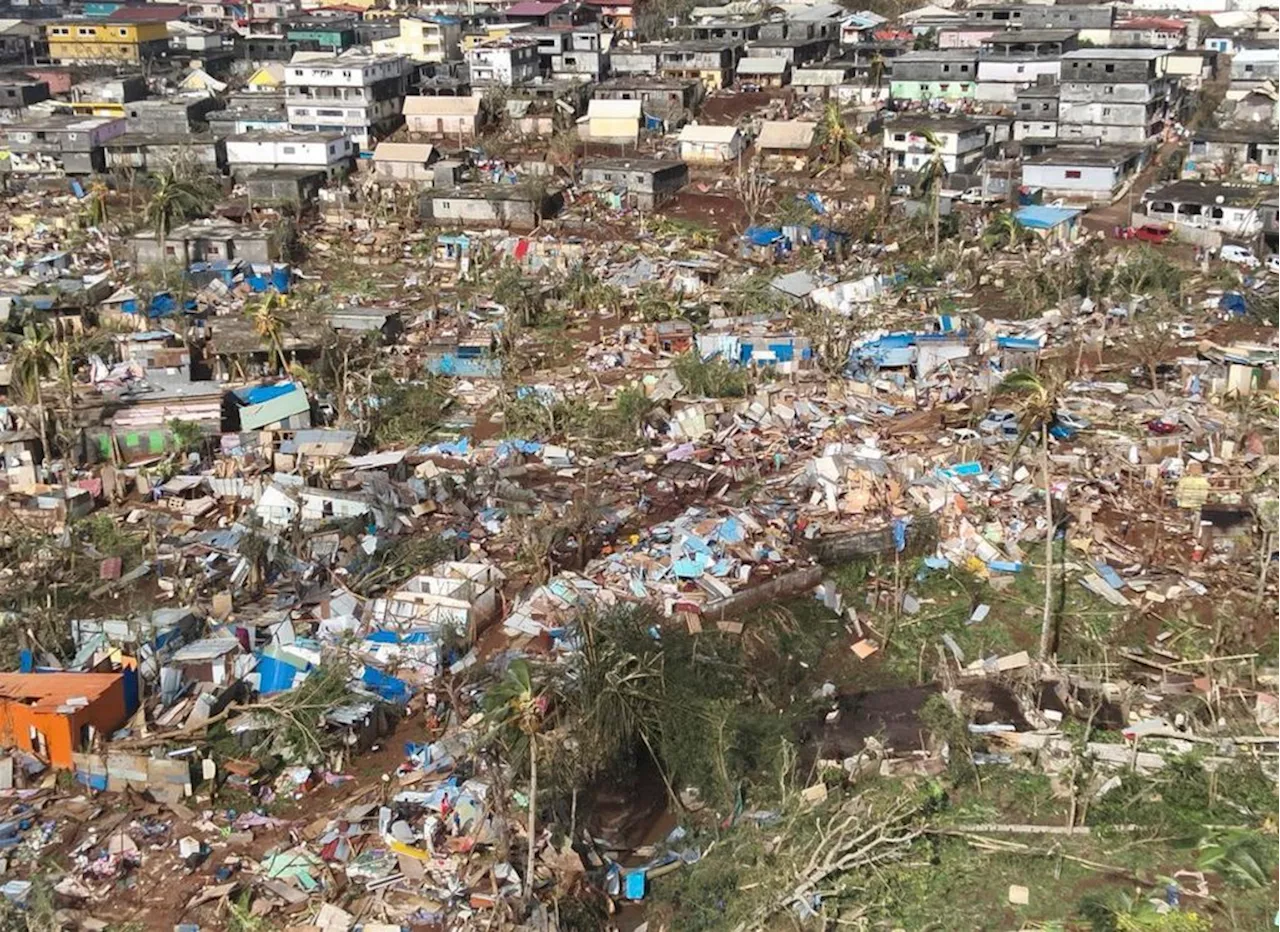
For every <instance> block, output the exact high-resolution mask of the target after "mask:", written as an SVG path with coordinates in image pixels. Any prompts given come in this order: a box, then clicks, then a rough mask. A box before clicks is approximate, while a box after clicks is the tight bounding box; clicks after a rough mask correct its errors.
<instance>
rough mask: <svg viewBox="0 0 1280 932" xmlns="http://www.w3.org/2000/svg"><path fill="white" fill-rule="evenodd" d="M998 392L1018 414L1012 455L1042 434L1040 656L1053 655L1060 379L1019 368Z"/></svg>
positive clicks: (1001, 385)
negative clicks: (1054, 453) (1055, 429)
mask: <svg viewBox="0 0 1280 932" xmlns="http://www.w3.org/2000/svg"><path fill="white" fill-rule="evenodd" d="M997 394H998V395H1004V396H1006V397H1008V398H1010V399H1011V400H1012V401H1013V403H1014V407H1015V410H1016V411H1017V413H1018V424H1019V427H1020V429H1019V432H1018V440H1017V444H1016V445H1015V446H1014V449H1013V454H1012V455H1013V456H1017V455H1018V451H1019V450H1021V449H1022V447H1023V445H1024V444H1025V443H1026V442H1027V441H1028V440H1029V439H1031V437H1032V436H1034V435H1036V434H1037V433H1038V434H1039V436H1040V466H1041V469H1042V471H1043V474H1044V517H1045V521H1046V522H1047V524H1048V528H1047V529H1046V531H1045V541H1044V554H1045V567H1044V618H1043V619H1042V621H1041V625H1040V659H1041V660H1045V659H1047V658H1048V657H1050V656H1051V655H1052V646H1053V538H1054V533H1055V531H1056V530H1057V526H1056V524H1055V522H1054V517H1053V480H1052V477H1051V474H1050V470H1049V428H1050V427H1051V426H1052V425H1053V421H1054V419H1055V418H1056V417H1057V411H1058V384H1057V379H1056V378H1054V377H1052V376H1049V375H1037V374H1036V373H1034V372H1028V371H1026V370H1021V369H1020V370H1018V371H1017V372H1014V373H1011V374H1010V375H1008V376H1006V377H1005V379H1004V381H1002V382H1001V383H1000V386H999V388H998V389H997Z"/></svg>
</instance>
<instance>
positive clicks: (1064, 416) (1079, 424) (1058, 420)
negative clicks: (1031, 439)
mask: <svg viewBox="0 0 1280 932" xmlns="http://www.w3.org/2000/svg"><path fill="white" fill-rule="evenodd" d="M1092 426H1093V425H1092V424H1091V423H1090V422H1089V421H1088V420H1087V419H1085V418H1083V417H1080V415H1078V414H1072V413H1071V412H1070V411H1059V412H1058V413H1057V414H1055V415H1054V416H1053V423H1052V424H1050V425H1049V436H1050V437H1053V438H1054V439H1055V440H1070V439H1072V438H1073V437H1075V435H1076V434H1078V433H1080V431H1082V430H1088V429H1089V428H1090V427H1092Z"/></svg>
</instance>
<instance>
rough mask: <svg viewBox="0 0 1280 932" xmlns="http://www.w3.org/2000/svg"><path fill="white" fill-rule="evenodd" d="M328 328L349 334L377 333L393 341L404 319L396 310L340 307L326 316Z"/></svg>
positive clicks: (399, 331) (401, 329)
mask: <svg viewBox="0 0 1280 932" xmlns="http://www.w3.org/2000/svg"><path fill="white" fill-rule="evenodd" d="M327 320H328V322H329V326H330V327H332V328H333V329H334V330H338V331H346V332H349V333H379V334H381V335H382V337H383V339H385V340H387V341H392V340H394V339H395V338H396V337H397V336H398V335H399V334H400V333H401V331H403V329H404V317H403V315H402V313H401V312H400V311H399V310H398V309H397V308H390V307H355V306H352V307H340V308H338V309H337V310H334V311H330V312H329V314H328V315H327Z"/></svg>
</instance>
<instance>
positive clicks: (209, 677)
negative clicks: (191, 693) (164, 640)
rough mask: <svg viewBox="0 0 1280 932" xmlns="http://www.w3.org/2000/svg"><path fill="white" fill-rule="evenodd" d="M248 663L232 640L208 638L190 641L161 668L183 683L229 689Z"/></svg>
mask: <svg viewBox="0 0 1280 932" xmlns="http://www.w3.org/2000/svg"><path fill="white" fill-rule="evenodd" d="M241 657H245V658H246V660H247V659H248V658H247V657H246V655H245V653H244V650H243V649H242V647H241V645H240V641H239V640H237V639H236V638H234V637H211V638H203V639H202V640H199V641H192V642H190V643H189V644H184V645H183V646H182V647H180V648H178V649H177V650H176V651H175V652H174V653H173V655H172V656H171V657H170V658H169V660H168V662H167V663H166V664H165V666H166V667H168V668H171V669H173V670H175V671H177V673H178V675H179V676H180V677H181V679H182V680H183V681H184V682H187V683H196V684H208V685H211V686H219V687H220V686H229V685H230V684H231V683H233V682H234V681H235V680H237V679H239V678H240V676H241V675H243V668H244V663H243V662H242V661H240V658H241Z"/></svg>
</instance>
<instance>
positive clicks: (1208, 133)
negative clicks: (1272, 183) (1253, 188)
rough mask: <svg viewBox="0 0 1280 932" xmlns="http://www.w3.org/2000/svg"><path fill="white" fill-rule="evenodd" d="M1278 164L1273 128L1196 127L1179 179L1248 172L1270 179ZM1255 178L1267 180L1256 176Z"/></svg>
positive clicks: (1279, 156) (1279, 146)
mask: <svg viewBox="0 0 1280 932" xmlns="http://www.w3.org/2000/svg"><path fill="white" fill-rule="evenodd" d="M1278 163H1280V143H1277V140H1276V131H1275V130H1274V129H1271V128H1268V127H1264V126H1239V127H1235V126H1233V127H1227V128H1223V129H1212V128H1209V129H1198V130H1196V131H1195V133H1194V134H1193V135H1192V136H1191V148H1190V151H1189V152H1188V153H1187V158H1186V160H1185V161H1184V162H1183V164H1182V177H1183V178H1204V179H1218V178H1229V177H1233V176H1237V175H1243V174H1246V173H1249V172H1250V170H1251V171H1252V173H1253V174H1256V175H1257V174H1260V175H1266V176H1270V179H1271V180H1274V179H1275V177H1276V174H1277V165H1278ZM1258 180H1259V181H1265V180H1268V179H1267V178H1264V177H1259V178H1258Z"/></svg>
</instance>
